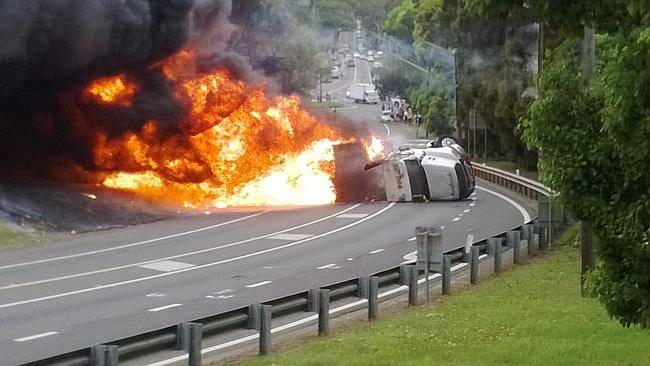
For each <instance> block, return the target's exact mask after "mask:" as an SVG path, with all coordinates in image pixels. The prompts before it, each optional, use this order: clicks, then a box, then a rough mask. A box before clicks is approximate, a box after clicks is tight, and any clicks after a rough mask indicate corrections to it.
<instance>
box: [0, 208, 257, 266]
mask: <svg viewBox="0 0 650 366" xmlns="http://www.w3.org/2000/svg"><path fill="white" fill-rule="evenodd" d="M267 212H269V210H265V211H262V212H258V213H256V214H252V215H248V216H244V217H240V218H238V219H235V220H230V221H226V222H222V223H220V224H216V225H210V226H206V227H202V228H198V229H194V230H189V231H184V232H182V233H177V234H172V235H165V236H161V237H158V238H153V239H148V240H143V241H138V242H135V243H129V244H124V245H120V246H117V247H111V248H106V249H98V250H92V251H89V252H83V253H77V254H70V255H64V256H61V257H53V258H46V259H40V260H36V261H31V262H23V263H15V264H8V265H5V266H0V270H2V269H9V268H16V267H24V266H29V265H33V264H41V263H47V262H55V261H61V260H65V259H71V258H78V257H84V256H88V255H93V254H99V253H105V252H110V251H113V250H119V249H124V248H131V247H135V246H139V245H144V244H149V243H155V242H157V241H162V240H167V239H173V238H178V237H179V236H185V235H190V234H195V233H199V232H201V231H206V230H211V229H216V228H218V227H221V226H225V225H229V224H234V223H236V222H239V221H243V220H248V219H252V218H253V217H256V216H259V215H262V214H264V213H267Z"/></svg>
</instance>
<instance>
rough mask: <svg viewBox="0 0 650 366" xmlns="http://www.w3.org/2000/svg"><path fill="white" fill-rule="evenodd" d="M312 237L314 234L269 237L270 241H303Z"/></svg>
mask: <svg viewBox="0 0 650 366" xmlns="http://www.w3.org/2000/svg"><path fill="white" fill-rule="evenodd" d="M312 236H313V235H312V234H278V235H273V236H269V237H268V239H275V240H302V239H307V238H311V237H312Z"/></svg>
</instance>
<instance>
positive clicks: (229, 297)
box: [206, 295, 235, 300]
mask: <svg viewBox="0 0 650 366" xmlns="http://www.w3.org/2000/svg"><path fill="white" fill-rule="evenodd" d="M206 297H207V298H208V299H217V300H227V299H232V298H233V297H235V295H219V296H214V295H208V296H206Z"/></svg>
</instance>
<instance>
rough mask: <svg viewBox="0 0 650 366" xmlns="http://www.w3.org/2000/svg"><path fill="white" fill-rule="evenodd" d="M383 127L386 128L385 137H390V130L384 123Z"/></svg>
mask: <svg viewBox="0 0 650 366" xmlns="http://www.w3.org/2000/svg"><path fill="white" fill-rule="evenodd" d="M384 127H386V137H390V128H388V125H387V124H386V123H384Z"/></svg>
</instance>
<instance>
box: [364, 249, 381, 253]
mask: <svg viewBox="0 0 650 366" xmlns="http://www.w3.org/2000/svg"><path fill="white" fill-rule="evenodd" d="M383 251H384V249H377V250H373V251H372V252H368V254H377V253H381V252H383Z"/></svg>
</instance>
